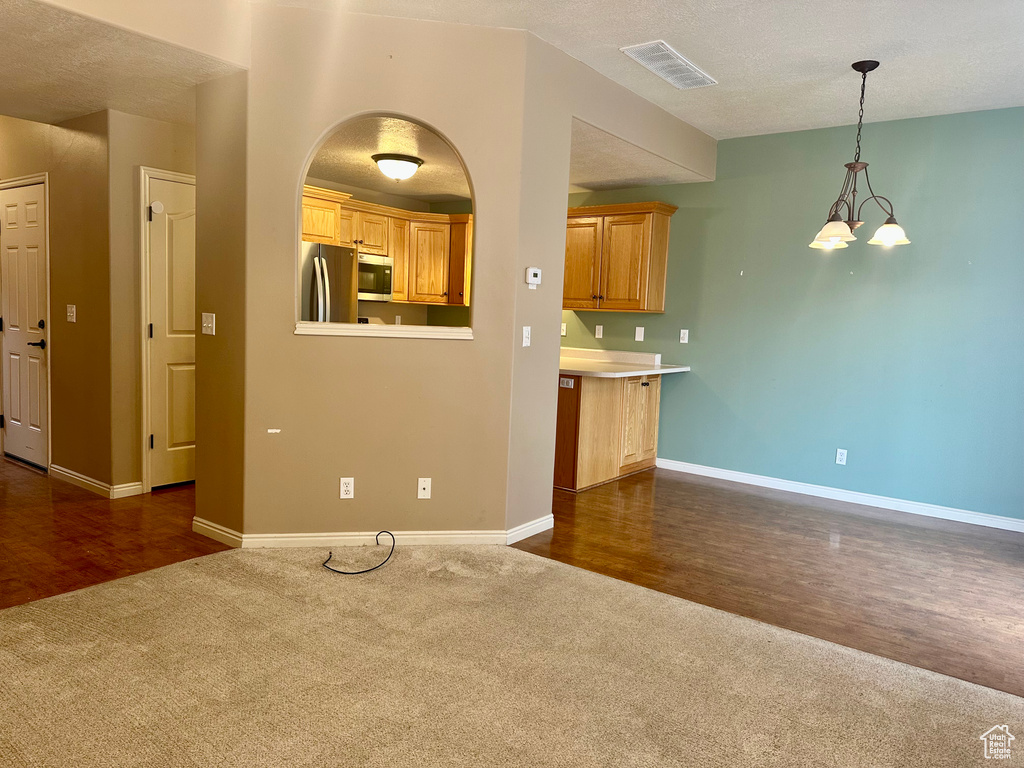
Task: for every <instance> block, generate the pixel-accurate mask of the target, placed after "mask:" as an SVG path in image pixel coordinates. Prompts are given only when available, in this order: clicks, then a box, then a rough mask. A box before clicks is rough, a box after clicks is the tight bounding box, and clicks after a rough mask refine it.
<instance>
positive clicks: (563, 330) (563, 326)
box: [562, 323, 567, 336]
mask: <svg viewBox="0 0 1024 768" xmlns="http://www.w3.org/2000/svg"><path fill="white" fill-rule="evenodd" d="M562 335H563V336H565V335H567V334H566V332H565V323H562Z"/></svg>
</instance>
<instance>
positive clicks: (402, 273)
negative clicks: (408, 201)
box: [388, 219, 409, 301]
mask: <svg viewBox="0 0 1024 768" xmlns="http://www.w3.org/2000/svg"><path fill="white" fill-rule="evenodd" d="M390 224H391V226H390V231H389V232H388V256H390V257H391V258H392V259H394V260H395V265H394V270H393V271H392V273H391V300H392V301H408V300H409V222H408V221H405V220H403V219H391V220H390Z"/></svg>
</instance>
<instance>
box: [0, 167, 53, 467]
mask: <svg viewBox="0 0 1024 768" xmlns="http://www.w3.org/2000/svg"><path fill="white" fill-rule="evenodd" d="M0 216H2V218H0V251H2V256H0V259H2V262H3V263H2V274H0V280H2V283H0V292H2V294H3V297H2V312H3V388H4V393H3V394H4V398H3V399H4V402H3V406H4V416H5V426H4V452H5V453H8V454H10V455H12V456H16V457H18V458H19V459H23V460H25V461H28V462H31V463H32V464H36V465H37V466H40V467H43V468H44V469H47V468H48V460H47V421H48V419H49V413H48V410H49V402H48V401H49V397H48V394H47V393H48V385H47V374H46V371H47V353H46V336H47V332H46V331H47V329H46V328H45V325H46V316H47V314H46V309H47V297H46V292H47V280H46V261H47V259H46V186H45V185H44V184H33V185H31V186H28V187H15V188H13V189H3V190H0Z"/></svg>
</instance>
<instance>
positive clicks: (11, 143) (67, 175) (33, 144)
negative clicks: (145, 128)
mask: <svg viewBox="0 0 1024 768" xmlns="http://www.w3.org/2000/svg"><path fill="white" fill-rule="evenodd" d="M43 171H46V172H48V173H49V174H50V176H49V179H50V189H49V194H50V211H49V225H50V326H49V329H48V330H49V333H48V334H47V342H48V344H49V346H48V347H47V355H48V358H49V364H50V378H51V407H50V423H51V434H52V444H51V455H52V458H53V463H54V464H56V465H58V466H60V467H64V468H65V469H70V470H72V471H74V472H79V473H81V474H83V475H86V476H87V477H91V478H94V479H96V480H99V481H101V482H104V483H109V482H110V480H111V471H110V397H109V393H110V335H109V327H110V301H109V299H110V291H109V271H108V264H107V247H108V225H109V220H108V215H107V214H108V202H107V116H106V114H105V113H103V112H100V113H97V114H94V115H88V116H86V117H80V118H76V119H74V120H69V121H67V122H65V123H62V124H61V125H60V126H51V125H43V124H41V123H32V122H29V121H27V120H16V119H14V118H8V117H0V177H3V178H10V177H12V176H25V175H28V174H32V173H41V172H43ZM67 304H75V305H76V306H77V309H78V322H76V323H73V324H72V323H68V322H67V321H66V319H65V317H66V316H65V312H64V308H65V305H67Z"/></svg>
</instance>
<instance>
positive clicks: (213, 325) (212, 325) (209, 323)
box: [203, 312, 217, 336]
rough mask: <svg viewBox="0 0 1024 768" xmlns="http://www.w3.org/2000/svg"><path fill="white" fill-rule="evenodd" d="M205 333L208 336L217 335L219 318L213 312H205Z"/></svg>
mask: <svg viewBox="0 0 1024 768" xmlns="http://www.w3.org/2000/svg"><path fill="white" fill-rule="evenodd" d="M203 333H205V334H206V335H207V336H215V335H216V333H217V316H216V315H215V314H213V312H203Z"/></svg>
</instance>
